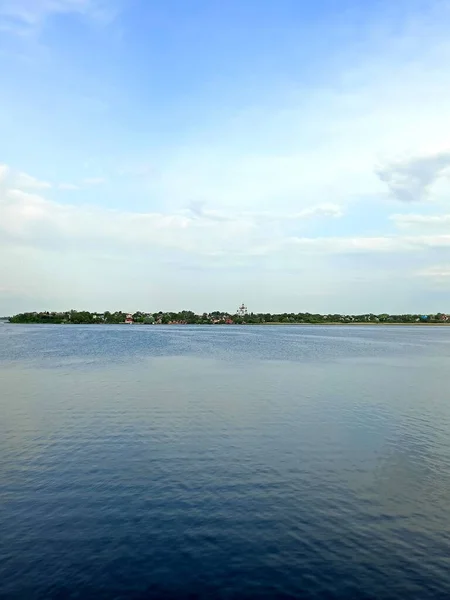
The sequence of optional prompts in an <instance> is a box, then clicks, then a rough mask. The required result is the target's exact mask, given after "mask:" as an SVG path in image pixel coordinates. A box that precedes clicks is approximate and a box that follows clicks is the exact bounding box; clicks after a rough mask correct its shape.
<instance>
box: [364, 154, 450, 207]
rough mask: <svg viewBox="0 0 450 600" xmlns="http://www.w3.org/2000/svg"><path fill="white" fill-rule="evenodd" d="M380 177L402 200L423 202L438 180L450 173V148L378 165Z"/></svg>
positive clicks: (396, 196)
mask: <svg viewBox="0 0 450 600" xmlns="http://www.w3.org/2000/svg"><path fill="white" fill-rule="evenodd" d="M376 173H377V175H378V177H379V178H380V179H381V181H383V182H384V183H386V184H387V186H388V189H389V191H390V193H391V195H392V196H393V197H394V198H395V199H397V200H399V201H400V202H407V203H409V202H423V201H425V200H427V199H428V198H429V193H430V190H431V188H432V186H433V184H434V183H436V181H437V180H438V179H439V178H440V177H442V176H444V175H448V174H449V173H450V150H446V151H444V152H438V153H435V154H431V155H427V156H419V157H414V158H411V159H408V160H404V161H399V162H394V163H390V164H386V165H384V166H381V167H378V168H377V170H376Z"/></svg>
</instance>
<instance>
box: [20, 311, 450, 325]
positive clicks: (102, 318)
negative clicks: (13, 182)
mask: <svg viewBox="0 0 450 600" xmlns="http://www.w3.org/2000/svg"><path fill="white" fill-rule="evenodd" d="M448 319H449V318H448V317H447V315H445V314H444V313H437V314H430V315H420V314H404V315H389V314H379V315H375V314H361V315H341V314H327V315H320V314H315V313H275V314H272V313H249V314H246V315H235V314H230V313H227V312H221V311H214V312H210V313H203V314H195V313H194V312H192V311H189V310H183V311H181V312H162V311H160V312H156V313H148V312H140V311H138V312H135V313H134V314H129V313H125V312H122V311H116V312H109V311H105V312H104V313H97V312H89V311H77V310H70V311H66V312H28V313H21V314H17V315H15V316H13V317H10V318H9V321H10V323H55V324H62V323H68V324H69V323H71V324H93V325H94V324H97V325H100V324H119V323H127V322H128V323H133V324H146V325H153V324H158V325H159V324H161V325H166V324H187V325H209V324H212V325H214V324H229V325H231V324H237V325H239V324H264V323H283V324H289V323H291V324H298V323H312V324H327V323H343V324H345V323H445V322H449V323H450V321H449V320H448Z"/></svg>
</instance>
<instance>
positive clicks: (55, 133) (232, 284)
mask: <svg viewBox="0 0 450 600" xmlns="http://www.w3.org/2000/svg"><path fill="white" fill-rule="evenodd" d="M449 22H450V0H396V1H395V2H392V0H367V1H366V2H361V1H360V0H277V2H274V1H273V0H228V1H227V2H223V1H222V0H105V1H103V0H0V72H1V74H2V75H1V86H0V316H2V315H11V314H14V313H17V312H22V311H34V310H69V309H78V310H98V311H103V310H124V311H135V310H144V311H149V312H150V311H151V312H156V311H158V310H181V309H186V310H194V311H197V312H203V311H210V310H211V311H212V310H225V311H230V312H234V311H235V310H236V308H237V306H238V305H239V304H240V303H242V302H244V303H245V304H247V306H248V307H249V310H251V311H254V312H268V311H270V312H305V311H308V312H321V313H335V312H341V313H368V312H375V313H380V312H390V313H404V312H414V313H416V312H419V313H430V312H438V311H442V312H450V102H449V98H450V70H449V68H448V65H449V64H450V38H449V36H448V23H449Z"/></svg>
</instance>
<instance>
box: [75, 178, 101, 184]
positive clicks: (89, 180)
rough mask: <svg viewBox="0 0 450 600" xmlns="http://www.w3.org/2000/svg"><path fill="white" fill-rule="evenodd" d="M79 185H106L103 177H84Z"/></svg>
mask: <svg viewBox="0 0 450 600" xmlns="http://www.w3.org/2000/svg"><path fill="white" fill-rule="evenodd" d="M81 183H82V184H84V185H102V184H103V183H106V179H105V178H104V177H86V178H85V179H83V180H82V182H81Z"/></svg>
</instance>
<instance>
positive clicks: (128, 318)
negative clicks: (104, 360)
mask: <svg viewBox="0 0 450 600" xmlns="http://www.w3.org/2000/svg"><path fill="white" fill-rule="evenodd" d="M125 323H127V324H128V325H132V324H133V315H127V316H126V318H125Z"/></svg>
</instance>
